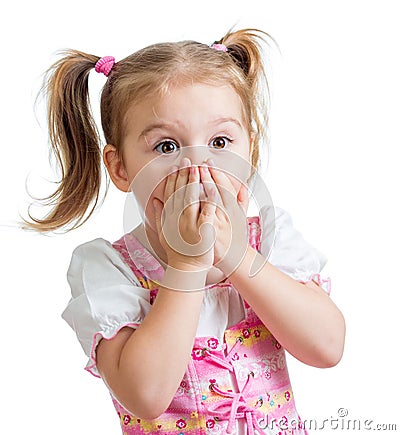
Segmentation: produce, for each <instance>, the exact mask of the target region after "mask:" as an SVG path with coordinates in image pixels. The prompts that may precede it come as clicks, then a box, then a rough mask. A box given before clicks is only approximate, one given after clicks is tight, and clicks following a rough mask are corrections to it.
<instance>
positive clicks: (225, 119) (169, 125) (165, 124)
mask: <svg viewBox="0 0 400 435" xmlns="http://www.w3.org/2000/svg"><path fill="white" fill-rule="evenodd" d="M228 122H229V123H233V124H235V125H237V126H238V127H239V128H243V125H242V123H241V122H240V121H239V120H238V119H236V118H231V117H220V118H216V119H213V120H212V121H210V124H214V125H217V124H225V123H228ZM173 127H175V123H168V122H155V123H153V124H150V125H148V126H147V127H146V128H145V129H144V130H143V131H142V132H141V133H140V135H139V138H141V137H145V136H146V135H147V134H148V133H150V132H151V131H153V130H167V129H170V128H173Z"/></svg>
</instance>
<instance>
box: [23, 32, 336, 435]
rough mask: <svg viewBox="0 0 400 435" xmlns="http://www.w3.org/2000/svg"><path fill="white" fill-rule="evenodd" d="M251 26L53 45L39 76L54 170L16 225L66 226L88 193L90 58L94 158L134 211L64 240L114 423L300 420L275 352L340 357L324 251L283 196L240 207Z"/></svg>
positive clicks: (245, 428)
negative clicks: (123, 54) (45, 202)
mask: <svg viewBox="0 0 400 435" xmlns="http://www.w3.org/2000/svg"><path fill="white" fill-rule="evenodd" d="M265 36H266V34H264V33H263V32H261V31H258V30H249V29H247V30H239V31H234V32H229V33H228V34H226V35H225V36H224V37H223V38H222V39H221V40H220V41H218V42H216V43H214V44H212V45H211V46H209V45H205V44H201V43H198V42H193V41H184V42H178V43H162V44H155V45H152V46H150V47H147V48H144V49H142V50H140V51H138V52H136V53H134V54H132V55H130V56H128V57H127V58H125V59H123V60H121V61H119V62H115V60H114V58H113V57H110V56H106V57H102V58H99V57H97V56H92V55H88V54H85V53H81V52H78V51H68V52H66V53H65V56H64V57H63V58H62V59H61V60H59V61H58V62H57V63H55V64H54V65H53V66H52V68H51V69H50V70H49V73H48V75H47V81H46V86H45V91H46V92H47V96H48V110H49V115H48V120H49V131H50V140H51V144H52V147H53V151H54V152H55V154H56V156H57V157H58V160H59V163H60V165H61V167H62V175H63V178H62V181H61V183H60V186H59V188H58V189H57V191H56V192H55V193H54V194H53V196H52V197H51V198H50V201H51V203H52V205H53V209H52V212H51V213H50V214H49V215H47V216H46V217H45V218H44V219H34V220H33V222H32V223H31V226H32V227H34V228H35V229H37V230H40V231H51V230H55V229H58V228H62V227H64V228H68V229H71V228H75V227H76V226H78V225H81V224H82V223H83V222H84V221H85V220H86V219H87V218H88V217H89V216H90V212H91V211H92V210H93V207H94V206H95V205H96V203H97V201H98V198H99V189H100V181H101V147H100V142H101V141H100V139H99V135H98V132H97V129H96V126H95V123H94V120H93V118H92V115H91V110H90V106H89V102H88V77H89V73H90V71H91V70H92V69H93V68H94V69H95V71H96V72H98V73H103V74H104V75H105V76H106V77H107V81H106V84H105V85H104V88H103V91H102V96H101V120H102V127H103V132H104V136H105V140H106V144H107V145H106V146H105V147H104V149H103V161H104V163H105V166H106V168H107V171H108V174H109V176H110V178H111V180H112V181H113V183H114V184H115V185H116V186H117V188H118V189H120V190H122V191H124V192H129V191H130V190H132V191H133V193H134V195H135V197H136V200H137V203H138V204H139V207H140V209H141V210H142V212H143V222H142V224H140V225H139V226H138V227H136V228H135V229H133V230H132V231H130V232H128V233H127V234H125V235H124V236H123V237H121V239H119V240H117V241H116V242H114V243H112V244H111V243H109V242H108V241H106V240H104V239H96V240H93V241H90V242H88V243H85V244H83V245H81V246H79V247H78V248H76V249H75V251H74V253H73V255H72V260H71V264H70V267H69V270H68V281H69V284H70V286H71V289H72V298H71V300H70V302H69V304H68V306H67V308H66V309H65V311H64V313H63V318H64V319H65V320H66V321H67V322H68V323H69V325H70V326H71V327H72V328H73V329H74V330H75V332H76V334H77V337H78V339H79V341H80V343H81V345H82V347H83V349H84V351H85V353H86V354H87V355H88V357H89V362H88V365H87V367H86V369H87V370H88V371H89V372H91V373H92V374H94V375H95V376H100V377H101V378H102V379H103V380H104V382H105V383H106V385H107V386H108V388H109V390H110V393H111V397H112V400H113V402H114V405H115V408H116V410H117V412H118V415H119V418H120V423H121V427H122V431H123V433H124V434H156V433H157V434H224V433H226V434H233V433H239V434H254V433H259V434H304V433H306V428H305V427H304V425H303V423H302V421H301V419H300V417H299V415H298V414H297V411H296V408H295V403H294V399H293V392H292V389H291V386H290V381H289V377H288V372H287V367H286V363H285V350H287V351H288V352H290V353H291V354H292V355H294V356H295V357H296V358H298V359H299V360H300V361H303V362H304V363H306V364H309V365H313V366H316V367H330V366H334V365H335V364H337V362H338V361H339V360H340V358H341V355H342V352H343V344H344V335H345V324H344V320H343V317H342V314H341V312H340V311H339V310H338V308H337V307H336V306H335V304H334V303H333V302H332V300H331V299H330V298H329V297H328V294H327V293H329V290H330V280H329V278H328V279H322V277H321V276H320V272H321V270H322V268H323V267H324V265H325V263H326V259H325V257H324V256H323V255H322V254H321V253H319V251H317V250H316V249H314V248H313V247H312V246H310V245H309V244H308V243H307V242H306V241H305V240H304V239H303V238H302V236H301V234H300V233H299V232H297V231H296V230H295V229H294V228H293V226H292V221H291V218H290V216H289V214H288V213H287V212H285V211H284V210H282V209H279V208H274V207H273V206H272V205H269V206H268V205H266V206H263V207H261V209H260V211H259V216H256V217H253V218H251V217H246V212H247V208H248V197H249V194H248V183H249V181H250V180H251V179H254V176H255V173H256V169H257V166H258V163H259V162H258V160H259V146H260V142H261V140H262V139H263V135H264V132H265V125H266V110H265V109H266V108H265V98H263V94H262V93H263V92H265V91H266V89H267V88H266V80H265V73H264V68H263V61H262V59H263V58H262V51H261V50H262V43H263V41H264V37H265ZM93 204H94V205H93ZM88 210H89V212H88ZM200 290H202V291H200ZM203 290H204V291H203Z"/></svg>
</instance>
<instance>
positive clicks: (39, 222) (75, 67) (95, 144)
mask: <svg viewBox="0 0 400 435" xmlns="http://www.w3.org/2000/svg"><path fill="white" fill-rule="evenodd" d="M63 54H64V57H63V58H62V59H60V60H59V61H57V62H56V63H55V64H54V65H52V66H51V67H50V69H49V70H48V71H47V73H46V76H45V80H44V84H43V87H42V90H41V92H43V94H45V96H46V98H47V110H48V118H47V122H48V130H49V138H50V146H51V151H52V153H53V154H54V156H55V157H56V160H57V164H58V166H59V168H60V170H61V180H60V181H59V182H58V187H57V189H56V190H55V192H54V193H52V194H51V195H49V196H47V197H45V198H43V199H41V202H42V203H43V204H44V205H46V206H50V207H52V209H51V211H50V212H49V213H48V214H47V215H46V216H45V217H44V218H35V217H33V216H32V215H31V213H30V212H29V211H28V214H29V217H30V219H31V222H28V221H27V220H25V223H26V227H27V228H28V229H34V230H37V231H40V232H47V231H54V230H57V229H60V228H62V227H68V229H67V231H69V230H71V229H74V228H77V227H78V226H80V225H82V224H83V223H84V222H86V220H87V219H88V218H89V217H90V215H91V214H92V213H93V211H94V209H95V207H96V204H97V202H98V200H99V192H100V186H101V171H102V170H101V151H100V138H99V133H98V130H97V127H96V125H95V122H94V119H93V116H92V113H91V109H90V104H89V90H88V79H89V72H90V70H91V69H92V68H93V67H94V66H95V64H96V62H97V61H98V59H99V57H97V56H93V55H89V54H85V53H82V52H79V51H74V50H70V51H66V52H64V53H63ZM88 210H89V212H88Z"/></svg>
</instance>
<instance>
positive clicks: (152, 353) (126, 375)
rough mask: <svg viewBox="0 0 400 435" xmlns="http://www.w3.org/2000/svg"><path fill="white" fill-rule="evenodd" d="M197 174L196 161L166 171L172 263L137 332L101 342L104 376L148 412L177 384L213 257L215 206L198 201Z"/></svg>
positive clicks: (157, 411) (127, 401) (141, 413)
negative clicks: (183, 242)
mask: <svg viewBox="0 0 400 435" xmlns="http://www.w3.org/2000/svg"><path fill="white" fill-rule="evenodd" d="M189 163H190V162H189ZM185 165H187V162H183V165H182V166H185ZM199 176H200V175H199V171H198V169H196V168H193V169H191V170H190V173H189V169H188V168H187V167H186V168H182V167H181V169H180V170H179V171H174V172H173V173H171V174H170V175H169V177H168V179H167V182H166V186H165V192H164V204H162V203H161V201H158V200H157V199H155V202H154V211H155V217H156V226H157V232H158V234H159V237H160V243H161V245H162V247H163V249H164V250H165V252H166V255H167V263H168V267H167V269H166V272H165V274H164V277H163V280H162V283H161V284H160V288H159V291H158V295H157V298H156V300H155V302H154V305H153V307H152V308H151V310H150V312H149V313H148V314H147V316H146V317H145V319H144V320H143V322H142V324H141V325H140V326H139V327H138V328H137V329H136V331H135V332H132V330H127V329H123V330H121V331H120V332H119V333H118V334H117V336H116V337H115V338H114V339H112V340H110V341H106V340H102V341H101V342H100V343H99V345H98V347H97V368H98V370H99V372H100V374H101V375H102V377H103V379H104V380H105V382H106V383H107V384H108V386H109V387H110V389H111V390H112V392H113V394H114V395H115V397H116V398H117V399H118V401H120V402H121V404H122V405H123V406H124V407H125V408H127V409H129V410H130V411H131V412H132V413H133V414H134V415H136V416H138V417H141V418H143V419H154V418H157V417H158V416H159V415H161V414H162V413H163V412H164V411H165V410H166V409H167V407H168V406H169V405H170V403H171V401H172V399H173V397H174V395H175V393H176V391H177V389H178V387H179V384H180V382H181V380H182V377H183V375H184V373H185V370H186V367H187V365H188V362H189V359H190V354H191V351H192V347H193V341H194V337H195V334H196V330H197V324H198V320H199V315H200V309H201V305H202V301H203V292H199V291H195V290H199V289H203V288H204V286H205V282H206V277H207V273H208V270H209V269H210V268H211V267H212V265H213V250H212V241H213V237H212V236H213V232H212V231H211V230H212V221H213V216H214V213H215V208H216V206H215V204H213V203H205V204H203V206H202V208H201V210H200V203H199V201H194V202H193V199H194V200H196V199H197V200H198V199H199V194H200V189H199ZM207 190H208V189H207ZM211 190H212V189H211ZM211 190H208V192H209V194H210V195H212V192H211ZM186 204H189V205H188V206H186V207H185V209H184V205H186ZM163 209H164V212H165V213H164V217H165V221H164V222H163V224H162V223H161V220H162V212H163ZM183 209H184V213H182V210H183ZM204 224H210V225H204ZM200 230H201V236H202V237H201V236H200ZM177 236H178V237H177ZM182 239H183V240H184V241H185V242H186V244H183V245H182ZM167 240H168V242H167ZM207 246H208V249H205V248H207Z"/></svg>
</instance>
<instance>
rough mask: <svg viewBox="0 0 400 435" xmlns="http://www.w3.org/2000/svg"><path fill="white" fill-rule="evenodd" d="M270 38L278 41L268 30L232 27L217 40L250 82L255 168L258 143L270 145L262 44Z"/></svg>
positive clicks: (248, 83) (253, 160)
mask: <svg viewBox="0 0 400 435" xmlns="http://www.w3.org/2000/svg"><path fill="white" fill-rule="evenodd" d="M269 41H272V42H274V43H275V41H274V40H273V38H272V37H271V36H270V35H269V34H268V33H266V32H263V31H261V30H257V29H243V30H237V31H229V32H228V33H227V34H226V35H225V36H224V37H223V38H222V39H221V40H220V41H218V43H220V44H223V45H225V46H226V48H227V53H228V54H229V56H230V57H231V59H232V60H233V61H234V63H235V64H236V65H237V66H238V67H239V68H240V70H241V71H242V73H243V76H244V78H245V80H246V82H247V86H248V91H249V95H250V99H249V104H250V106H251V107H249V112H250V113H251V114H252V129H253V134H254V147H253V155H252V163H253V168H254V169H257V166H258V162H259V161H260V159H259V144H260V143H262V142H264V143H265V144H266V145H268V135H267V131H268V117H269V116H268V111H269V100H270V98H269V87H268V80H267V76H266V72H265V68H264V62H265V59H264V58H263V56H264V53H263V47H264V46H265V45H267V44H268V42H269Z"/></svg>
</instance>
